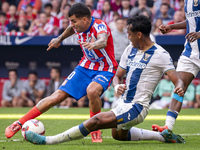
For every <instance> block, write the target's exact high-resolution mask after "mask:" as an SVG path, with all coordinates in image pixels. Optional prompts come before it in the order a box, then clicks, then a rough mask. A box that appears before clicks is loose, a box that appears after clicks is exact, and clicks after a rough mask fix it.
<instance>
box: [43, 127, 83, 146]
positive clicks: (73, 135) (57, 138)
mask: <svg viewBox="0 0 200 150" xmlns="http://www.w3.org/2000/svg"><path fill="white" fill-rule="evenodd" d="M84 137H85V136H84V135H83V134H82V133H81V131H80V129H79V126H75V127H72V128H71V129H69V130H67V131H65V132H63V133H60V134H57V135H54V136H47V137H46V144H56V143H62V142H67V141H72V140H78V139H82V138H84Z"/></svg>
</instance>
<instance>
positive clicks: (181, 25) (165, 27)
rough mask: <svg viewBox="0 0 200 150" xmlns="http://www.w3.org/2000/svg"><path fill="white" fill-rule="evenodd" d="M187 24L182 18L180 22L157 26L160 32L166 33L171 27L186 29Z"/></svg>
mask: <svg viewBox="0 0 200 150" xmlns="http://www.w3.org/2000/svg"><path fill="white" fill-rule="evenodd" d="M186 26H187V21H186V20H184V21H182V22H180V23H175V24H171V25H163V24H162V25H161V26H160V27H159V29H160V31H161V33H162V34H166V33H169V32H171V31H172V30H173V29H186Z"/></svg>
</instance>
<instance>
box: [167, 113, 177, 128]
mask: <svg viewBox="0 0 200 150" xmlns="http://www.w3.org/2000/svg"><path fill="white" fill-rule="evenodd" d="M175 121H176V119H175V118H174V117H171V116H167V117H166V120H165V125H166V126H167V127H168V129H169V130H171V131H172V130H173V127H174V124H175Z"/></svg>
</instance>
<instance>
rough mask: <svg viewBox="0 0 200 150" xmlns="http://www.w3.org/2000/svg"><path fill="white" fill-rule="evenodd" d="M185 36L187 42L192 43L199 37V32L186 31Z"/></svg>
mask: <svg viewBox="0 0 200 150" xmlns="http://www.w3.org/2000/svg"><path fill="white" fill-rule="evenodd" d="M185 38H186V39H187V41H188V42H190V43H192V42H194V41H195V40H197V39H200V32H190V33H188V34H187V35H186V36H185Z"/></svg>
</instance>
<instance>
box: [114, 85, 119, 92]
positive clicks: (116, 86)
mask: <svg viewBox="0 0 200 150" xmlns="http://www.w3.org/2000/svg"><path fill="white" fill-rule="evenodd" d="M119 86H120V84H117V85H115V87H114V89H115V92H116V93H117V90H118V88H119Z"/></svg>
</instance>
